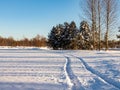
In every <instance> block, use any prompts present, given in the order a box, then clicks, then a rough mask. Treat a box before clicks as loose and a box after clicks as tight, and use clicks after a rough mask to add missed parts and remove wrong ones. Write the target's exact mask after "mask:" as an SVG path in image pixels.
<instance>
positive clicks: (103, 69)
mask: <svg viewBox="0 0 120 90" xmlns="http://www.w3.org/2000/svg"><path fill="white" fill-rule="evenodd" d="M0 90H120V51H118V50H117V51H112V50H111V51H107V52H105V51H79V50H78V51H71V50H66V51H62V50H58V51H57V50H49V49H47V48H42V49H40V48H24V47H22V48H21V47H15V48H11V47H9V48H8V47H1V49H0Z"/></svg>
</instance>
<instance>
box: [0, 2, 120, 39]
mask: <svg viewBox="0 0 120 90" xmlns="http://www.w3.org/2000/svg"><path fill="white" fill-rule="evenodd" d="M81 1H83V0H81ZM119 2H120V0H119ZM119 8H120V7H119ZM81 13H82V12H81V10H80V0H0V36H2V37H9V36H12V37H13V38H15V39H22V38H24V37H27V38H33V37H35V36H36V35H37V34H40V35H43V36H45V37H47V36H48V33H49V32H50V30H51V29H52V27H53V26H55V25H57V24H63V23H64V22H65V21H67V22H71V21H75V22H76V24H77V26H79V23H80V22H81V21H82V18H80V17H79V14H81ZM118 17H119V18H118V19H119V21H120V15H118ZM118 25H119V23H118ZM118 25H117V26H118ZM115 31H116V33H117V31H118V30H117V28H116V29H115ZM114 37H116V34H114Z"/></svg>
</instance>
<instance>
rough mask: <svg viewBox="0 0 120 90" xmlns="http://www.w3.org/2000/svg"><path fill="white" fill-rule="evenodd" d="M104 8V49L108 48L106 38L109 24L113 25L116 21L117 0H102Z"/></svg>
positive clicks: (109, 27) (107, 37) (107, 38)
mask: <svg viewBox="0 0 120 90" xmlns="http://www.w3.org/2000/svg"><path fill="white" fill-rule="evenodd" d="M104 10H105V26H106V32H105V42H106V45H105V47H106V50H108V48H109V46H108V40H109V33H110V29H111V26H113V24H114V22H115V21H116V15H117V0H104Z"/></svg>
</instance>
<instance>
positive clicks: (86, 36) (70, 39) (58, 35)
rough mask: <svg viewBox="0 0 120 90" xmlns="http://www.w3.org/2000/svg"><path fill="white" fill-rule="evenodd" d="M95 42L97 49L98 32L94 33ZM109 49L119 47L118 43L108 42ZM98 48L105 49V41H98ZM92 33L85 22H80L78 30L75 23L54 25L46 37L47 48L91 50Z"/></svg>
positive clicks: (92, 42) (92, 43)
mask: <svg viewBox="0 0 120 90" xmlns="http://www.w3.org/2000/svg"><path fill="white" fill-rule="evenodd" d="M95 36H96V40H97V41H96V42H95V45H96V46H95V47H96V49H99V32H95ZM108 43H109V48H115V47H116V46H118V45H119V41H115V40H109V41H108ZM100 44H101V45H100V48H102V49H103V48H106V42H105V40H100ZM93 45H94V41H93V31H92V30H91V29H90V26H89V24H88V22H87V21H82V22H81V23H80V26H79V28H77V26H76V23H75V22H74V21H72V22H71V23H68V22H65V23H64V24H59V25H56V26H54V27H53V28H52V30H51V31H50V33H49V35H48V46H49V47H52V48H53V49H55V50H57V49H65V50H66V49H73V50H77V49H81V50H93V49H94V47H93Z"/></svg>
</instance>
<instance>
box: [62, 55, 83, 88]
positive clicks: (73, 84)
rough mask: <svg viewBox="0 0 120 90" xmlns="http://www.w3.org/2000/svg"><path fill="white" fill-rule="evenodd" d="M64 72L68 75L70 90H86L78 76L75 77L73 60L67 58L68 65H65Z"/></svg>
mask: <svg viewBox="0 0 120 90" xmlns="http://www.w3.org/2000/svg"><path fill="white" fill-rule="evenodd" d="M64 71H65V75H66V80H67V84H68V86H69V89H70V90H85V89H84V88H83V87H82V85H81V83H80V82H79V80H78V78H77V76H75V75H74V73H73V71H72V69H71V60H70V58H69V57H66V63H65V65H64Z"/></svg>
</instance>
